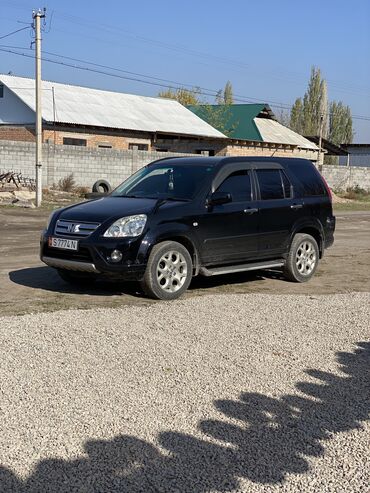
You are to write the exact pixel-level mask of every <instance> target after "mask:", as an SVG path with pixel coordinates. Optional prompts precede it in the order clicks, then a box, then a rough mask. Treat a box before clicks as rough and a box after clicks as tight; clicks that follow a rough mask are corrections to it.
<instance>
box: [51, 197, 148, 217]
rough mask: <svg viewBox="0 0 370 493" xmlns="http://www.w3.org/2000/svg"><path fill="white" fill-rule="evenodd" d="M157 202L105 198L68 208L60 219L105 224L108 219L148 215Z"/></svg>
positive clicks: (125, 198)
mask: <svg viewBox="0 0 370 493" xmlns="http://www.w3.org/2000/svg"><path fill="white" fill-rule="evenodd" d="M156 202H157V200H156V199H135V198H130V197H103V198H101V199H97V200H91V201H89V202H82V203H81V204H76V205H73V206H72V207H68V208H67V209H65V210H63V211H62V212H61V214H60V216H59V219H64V220H68V221H86V222H92V223H103V222H104V221H106V220H108V219H118V218H120V217H124V216H130V215H133V214H148V213H149V212H151V211H152V210H153V208H154V206H155V204H156Z"/></svg>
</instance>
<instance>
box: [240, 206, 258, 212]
mask: <svg viewBox="0 0 370 493" xmlns="http://www.w3.org/2000/svg"><path fill="white" fill-rule="evenodd" d="M243 212H244V213H245V214H254V213H255V212H258V209H257V208H255V207H250V208H249V209H244V211H243Z"/></svg>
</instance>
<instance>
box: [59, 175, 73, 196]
mask: <svg viewBox="0 0 370 493" xmlns="http://www.w3.org/2000/svg"><path fill="white" fill-rule="evenodd" d="M75 185H76V182H75V179H74V176H73V173H71V174H70V175H67V176H65V177H64V178H61V179H60V180H59V181H58V189H59V190H61V191H62V192H72V191H73V189H74V187H75Z"/></svg>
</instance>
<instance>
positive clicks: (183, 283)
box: [140, 241, 193, 300]
mask: <svg viewBox="0 0 370 493" xmlns="http://www.w3.org/2000/svg"><path fill="white" fill-rule="evenodd" d="M192 275H193V263H192V260H191V256H190V254H189V252H188V250H187V249H186V248H185V247H184V246H183V245H181V243H178V242H176V241H163V242H161V243H158V244H157V245H155V246H154V247H153V249H152V251H151V253H150V255H149V259H148V263H147V267H146V270H145V274H144V277H143V279H142V281H141V282H140V285H141V288H142V290H143V291H144V293H145V294H146V295H147V296H149V297H150V298H154V299H157V300H174V299H176V298H179V297H180V296H181V295H182V294H183V293H184V292H185V291H186V290H187V289H188V287H189V284H190V281H191V278H192Z"/></svg>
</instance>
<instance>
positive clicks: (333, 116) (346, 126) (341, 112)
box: [329, 101, 354, 145]
mask: <svg viewBox="0 0 370 493" xmlns="http://www.w3.org/2000/svg"><path fill="white" fill-rule="evenodd" d="M353 136H354V134H353V125H352V115H351V109H350V107H349V106H346V105H344V104H343V103H342V101H338V102H337V101H332V102H331V103H330V105H329V140H330V141H331V142H334V144H337V145H340V144H350V143H351V142H352V140H353Z"/></svg>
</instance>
